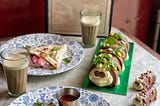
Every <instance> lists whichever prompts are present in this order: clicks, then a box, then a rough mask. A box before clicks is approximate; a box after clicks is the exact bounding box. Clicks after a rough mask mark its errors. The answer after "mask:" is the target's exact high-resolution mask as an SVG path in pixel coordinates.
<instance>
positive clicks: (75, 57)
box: [0, 33, 85, 76]
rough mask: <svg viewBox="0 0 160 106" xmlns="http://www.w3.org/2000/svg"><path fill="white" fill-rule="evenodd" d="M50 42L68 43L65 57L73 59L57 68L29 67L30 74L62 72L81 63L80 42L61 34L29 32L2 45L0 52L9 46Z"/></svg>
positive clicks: (34, 45)
mask: <svg viewBox="0 0 160 106" xmlns="http://www.w3.org/2000/svg"><path fill="white" fill-rule="evenodd" d="M48 44H67V45H68V52H67V53H66V55H65V57H67V58H70V59H71V61H70V62H69V63H68V64H64V63H62V64H61V65H60V67H59V68H58V69H56V70H47V69H43V68H33V67H29V70H28V75H39V76H41V75H54V74H58V73H62V72H65V71H68V70H70V69H72V68H74V67H76V66H77V65H78V64H80V63H81V61H82V60H83V58H84V53H85V52H84V49H83V48H82V46H81V45H80V44H79V43H78V42H76V41H74V40H69V39H67V38H66V37H64V36H61V35H55V34H46V33H37V34H27V35H22V36H18V37H15V38H13V39H11V40H8V41H7V42H5V43H4V44H2V45H1V46H0V52H1V51H2V50H3V49H5V48H8V47H25V46H26V45H29V46H31V47H37V46H41V45H48ZM65 57H64V58H65Z"/></svg>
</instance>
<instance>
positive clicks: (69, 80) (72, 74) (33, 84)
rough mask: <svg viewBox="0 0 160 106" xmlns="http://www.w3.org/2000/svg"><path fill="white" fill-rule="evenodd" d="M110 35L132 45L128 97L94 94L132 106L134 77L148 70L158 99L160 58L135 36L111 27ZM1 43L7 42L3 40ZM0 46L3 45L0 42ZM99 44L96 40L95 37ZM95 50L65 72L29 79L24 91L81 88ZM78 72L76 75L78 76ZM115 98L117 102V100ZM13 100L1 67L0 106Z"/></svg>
mask: <svg viewBox="0 0 160 106" xmlns="http://www.w3.org/2000/svg"><path fill="white" fill-rule="evenodd" d="M112 32H121V33H123V34H124V35H125V36H126V37H127V39H128V40H129V41H130V42H133V43H134V50H133V57H132V58H133V59H132V64H131V71H130V77H129V84H128V93H127V95H125V96H124V95H117V94H112V93H104V92H99V91H93V90H92V92H94V93H96V94H98V95H100V96H102V97H103V98H104V99H106V100H107V101H108V102H109V103H110V104H111V106H131V105H132V100H133V98H134V97H135V95H136V94H137V92H136V91H134V90H133V88H132V83H133V81H134V80H135V78H136V77H138V76H139V75H140V74H141V73H143V72H146V71H147V70H152V71H153V72H154V73H155V74H156V76H157V80H156V83H155V86H156V88H157V91H158V97H160V82H159V81H160V77H159V76H160V67H159V66H160V55H159V54H157V53H156V52H154V51H153V50H151V49H150V48H149V47H147V46H146V45H145V44H143V43H142V42H141V41H139V40H138V39H137V38H135V37H134V36H130V35H128V34H126V33H125V32H124V31H120V30H118V29H115V28H112ZM67 37H68V38H69V39H73V40H76V41H77V42H81V37H73V36H67ZM3 40H4V41H5V40H7V39H3ZM3 40H1V41H0V43H2V41H3ZM97 42H98V38H97ZM95 48H96V46H95V47H93V48H85V49H84V50H85V57H84V59H83V61H82V62H81V63H80V64H79V65H78V66H77V67H76V68H74V69H71V70H70V71H67V72H65V73H61V74H57V75H52V76H41V77H38V76H28V82H27V91H31V90H35V89H38V88H42V87H48V86H58V85H63V86H74V87H81V85H82V82H83V80H84V77H85V75H86V74H87V71H85V70H87V69H88V67H89V64H90V62H91V60H92V56H93V53H94V51H95ZM77 73H78V74H77ZM117 98H118V99H117ZM14 99H15V98H11V97H9V96H8V94H7V84H6V81H5V78H4V74H3V71H2V68H1V69H0V105H1V106H7V105H8V104H9V103H11V102H12V101H13V100H14ZM158 104H160V100H159V99H158V100H156V101H155V102H153V103H152V104H151V106H158Z"/></svg>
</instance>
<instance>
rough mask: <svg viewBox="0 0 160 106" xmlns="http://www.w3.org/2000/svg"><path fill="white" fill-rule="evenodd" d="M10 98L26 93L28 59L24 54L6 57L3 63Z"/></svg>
mask: <svg viewBox="0 0 160 106" xmlns="http://www.w3.org/2000/svg"><path fill="white" fill-rule="evenodd" d="M2 64H3V69H4V72H5V76H6V79H7V85H8V90H9V92H8V93H9V95H10V96H15V97H17V96H19V95H21V94H23V93H24V92H25V91H26V84H27V68H28V65H29V59H28V57H27V58H26V56H25V55H24V54H23V53H22V54H21V53H18V54H10V55H6V57H5V59H4V60H3V62H2Z"/></svg>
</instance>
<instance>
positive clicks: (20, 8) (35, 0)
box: [0, 0, 45, 37]
mask: <svg viewBox="0 0 160 106" xmlns="http://www.w3.org/2000/svg"><path fill="white" fill-rule="evenodd" d="M36 32H45V0H0V37H10V36H17V35H22V34H28V33H36Z"/></svg>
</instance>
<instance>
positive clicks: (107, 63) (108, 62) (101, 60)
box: [93, 53, 117, 71]
mask: <svg viewBox="0 0 160 106" xmlns="http://www.w3.org/2000/svg"><path fill="white" fill-rule="evenodd" d="M93 62H94V64H96V66H101V65H102V66H103V67H104V68H105V70H106V71H109V70H110V69H111V68H113V69H114V70H117V64H116V63H115V62H114V61H113V60H112V59H111V55H110V54H107V53H102V54H99V55H95V57H94V59H93Z"/></svg>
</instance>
